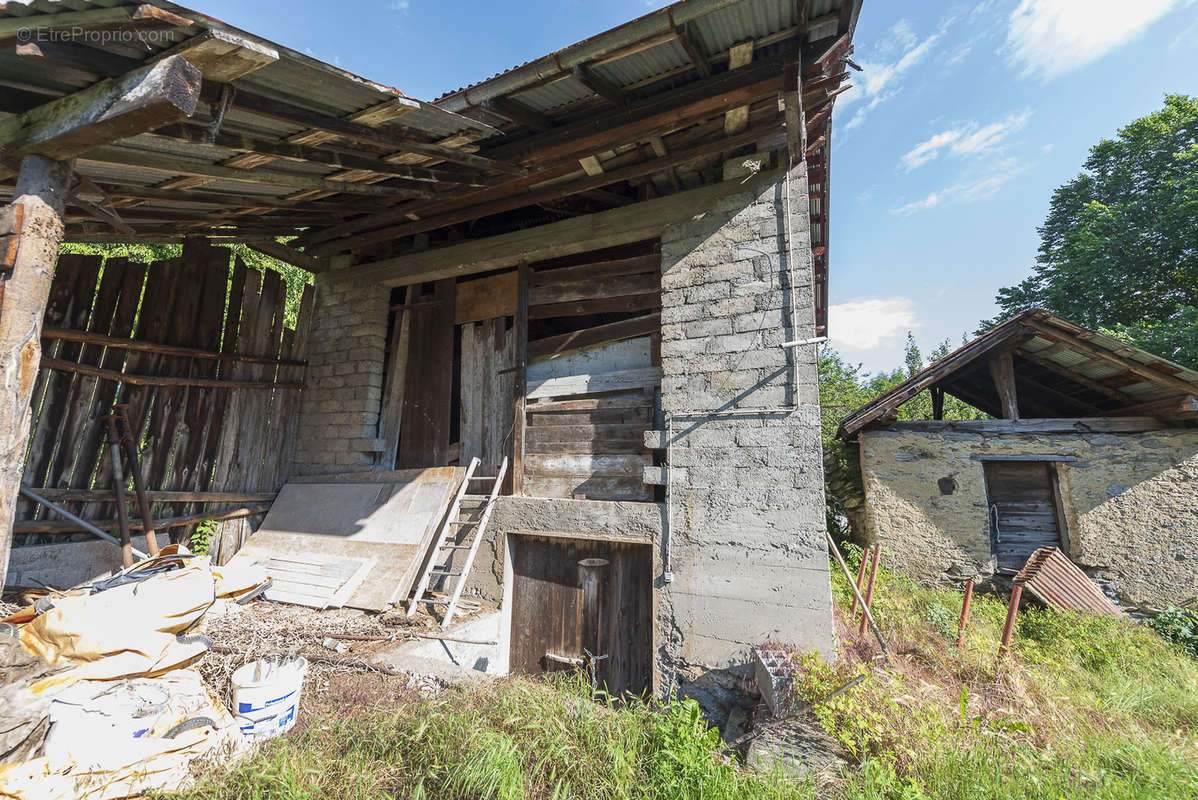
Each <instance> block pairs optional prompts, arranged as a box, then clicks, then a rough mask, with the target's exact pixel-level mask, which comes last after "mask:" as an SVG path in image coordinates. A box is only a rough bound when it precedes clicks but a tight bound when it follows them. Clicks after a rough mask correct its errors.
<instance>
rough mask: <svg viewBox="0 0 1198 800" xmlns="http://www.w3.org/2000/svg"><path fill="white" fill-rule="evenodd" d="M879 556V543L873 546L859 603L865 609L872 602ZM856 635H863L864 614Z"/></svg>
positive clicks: (880, 547) (880, 548)
mask: <svg viewBox="0 0 1198 800" xmlns="http://www.w3.org/2000/svg"><path fill="white" fill-rule="evenodd" d="M881 555H882V545H881V543H878V544H875V545H874V557H873V561H872V562H871V563H870V565H869V585H868V586H866V587H865V599H864V600H862V601H861V602H862V605H863V606H864V607H865V608H870V607H871V606H872V605H873V602H874V582H875V581H876V580H877V579H878V558H879V557H880V556H881ZM871 610H872V609H871ZM857 635H858V636H864V635H865V614H862V615H861V624H860V626H858V628H857Z"/></svg>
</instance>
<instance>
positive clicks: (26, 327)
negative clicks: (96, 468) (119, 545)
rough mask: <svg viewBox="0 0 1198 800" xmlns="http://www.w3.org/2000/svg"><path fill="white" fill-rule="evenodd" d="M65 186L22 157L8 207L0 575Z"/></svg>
mask: <svg viewBox="0 0 1198 800" xmlns="http://www.w3.org/2000/svg"><path fill="white" fill-rule="evenodd" d="M70 181H71V164H70V163H62V162H56V161H53V160H51V159H48V158H44V157H42V156H36V155H35V156H26V157H25V158H24V159H22V160H21V169H20V173H19V175H18V177H17V185H16V190H15V191H14V197H15V199H14V200H13V205H14V206H20V208H21V212H20V215H21V219H22V227H21V233H20V237H21V240H20V247H19V249H18V250H17V255H16V260H15V262H14V264H13V268H12V274H11V275H10V276H9V277H8V280H7V281H6V282H5V290H4V292H3V295H2V296H0V575H5V574H7V572H8V553H9V548H10V547H11V545H12V537H11V533H10V532H11V530H12V522H13V516H14V512H15V511H16V502H17V490H18V488H19V486H20V483H21V474H22V472H23V467H24V462H25V451H26V446H27V444H28V442H29V425H30V419H31V415H30V407H29V400H30V397H31V396H32V393H33V386H34V381H35V380H36V378H37V373H38V362H39V360H40V359H41V353H42V348H41V336H40V334H41V327H42V318H43V316H44V315H45V313H46V301H47V298H48V297H49V294H50V283H51V279H52V278H53V276H54V265H55V262H57V260H58V248H59V244H60V243H61V242H62V234H63V228H64V225H63V211H64V207H63V203H64V201H65V199H66V196H67V191H68V189H69V188H70ZM0 580H2V579H0Z"/></svg>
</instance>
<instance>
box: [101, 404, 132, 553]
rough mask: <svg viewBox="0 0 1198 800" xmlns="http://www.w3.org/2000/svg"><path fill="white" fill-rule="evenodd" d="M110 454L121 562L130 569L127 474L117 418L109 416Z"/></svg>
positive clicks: (130, 548) (130, 549) (130, 542)
mask: <svg viewBox="0 0 1198 800" xmlns="http://www.w3.org/2000/svg"><path fill="white" fill-rule="evenodd" d="M105 422H107V424H108V454H109V457H110V458H111V459H112V495H113V497H114V498H115V500H116V519H117V527H118V528H119V529H120V531H121V564H122V565H123V566H124V567H125V568H126V569H128V568H129V567H131V566H133V542H132V541H130V539H129V509H128V507H126V505H125V474H124V471H123V470H122V469H121V435H120V433H118V432H117V429H116V419H115V418H113V417H107V418H106V419H105Z"/></svg>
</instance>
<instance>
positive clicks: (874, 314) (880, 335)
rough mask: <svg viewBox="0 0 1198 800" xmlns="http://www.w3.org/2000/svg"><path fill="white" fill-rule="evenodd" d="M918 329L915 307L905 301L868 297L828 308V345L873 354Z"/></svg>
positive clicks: (893, 298)
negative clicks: (830, 342)
mask: <svg viewBox="0 0 1198 800" xmlns="http://www.w3.org/2000/svg"><path fill="white" fill-rule="evenodd" d="M919 326H920V321H919V315H918V314H917V313H916V312H915V303H913V302H912V301H911V300H910V299H908V298H906V297H871V298H867V299H865V300H851V301H849V302H847V303H836V304H834V305H832V306H829V307H828V329H829V330H830V331H832V344H833V345H835V346H837V347H841V348H844V349H847V350H873V349H875V348H878V347H882V346H883V345H885V344H887V343H888V342H891V341H892V340H895V339H898V338H901V337H902V336H903V335H905V334H906V332H907V331H909V330H913V329H915V328H918V327H919Z"/></svg>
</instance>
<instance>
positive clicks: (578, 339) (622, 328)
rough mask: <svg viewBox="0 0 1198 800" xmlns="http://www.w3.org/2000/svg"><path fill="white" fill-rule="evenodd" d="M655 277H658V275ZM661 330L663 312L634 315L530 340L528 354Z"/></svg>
mask: <svg viewBox="0 0 1198 800" xmlns="http://www.w3.org/2000/svg"><path fill="white" fill-rule="evenodd" d="M654 277H655V278H656V276H654ZM660 330H661V314H660V313H657V314H646V315H645V316H643V317H633V318H632V319H626V320H621V321H620V322H610V323H608V324H606V325H596V326H595V327H593V328H584V329H583V330H579V331H571V332H570V333H563V334H560V335H558V336H551V337H549V338H547V339H537V340H535V341H532V342H529V344H528V355H529V357H531V358H539V357H542V356H551V355H557V354H559V353H564V352H566V351H569V350H577V349H579V348H583V347H593V346H595V345H600V344H603V343H606V342H614V341H619V340H621V339H630V338H632V337H634V336H643V335H645V334H650V333H654V332H656V331H660Z"/></svg>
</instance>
